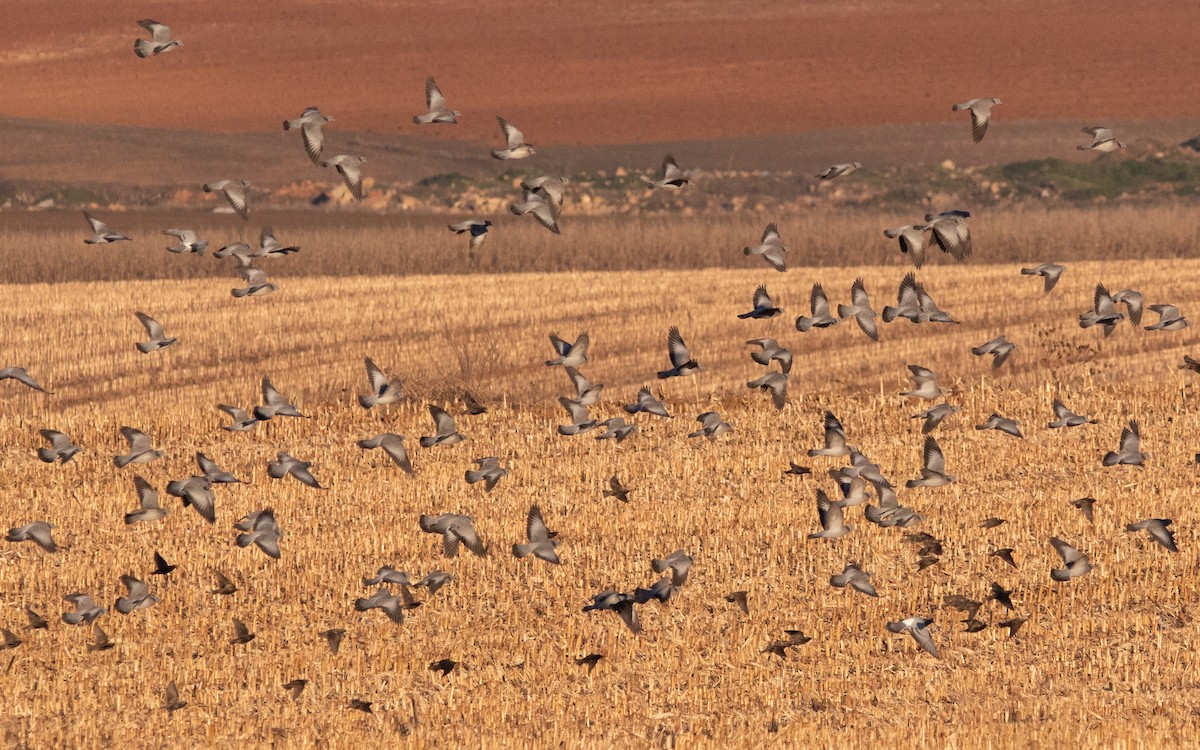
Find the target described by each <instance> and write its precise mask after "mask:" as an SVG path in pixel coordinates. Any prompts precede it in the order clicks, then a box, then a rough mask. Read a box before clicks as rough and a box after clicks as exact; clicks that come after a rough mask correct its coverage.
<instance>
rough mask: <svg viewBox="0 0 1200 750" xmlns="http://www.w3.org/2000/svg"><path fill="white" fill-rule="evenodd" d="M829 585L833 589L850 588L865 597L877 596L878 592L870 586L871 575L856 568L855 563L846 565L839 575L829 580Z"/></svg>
mask: <svg viewBox="0 0 1200 750" xmlns="http://www.w3.org/2000/svg"><path fill="white" fill-rule="evenodd" d="M829 585H830V586H833V587H834V588H839V589H841V588H845V587H847V586H849V587H850V588H852V589H854V590H855V591H858V592H860V593H863V594H866V595H867V596H879V592H878V591H876V590H875V587H874V586H873V585H871V574H870V573H868V572H866V571H865V570H863V569H862V568H860V567H858V564H857V563H847V564H846V567H845V568H844V569H843V570H842V572H841V573H839V574H837V575H835V576H833V577H831V578H830V579H829Z"/></svg>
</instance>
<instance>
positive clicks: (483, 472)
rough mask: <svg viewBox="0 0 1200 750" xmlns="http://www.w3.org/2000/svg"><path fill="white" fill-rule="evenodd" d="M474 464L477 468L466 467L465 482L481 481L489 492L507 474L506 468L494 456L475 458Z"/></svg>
mask: <svg viewBox="0 0 1200 750" xmlns="http://www.w3.org/2000/svg"><path fill="white" fill-rule="evenodd" d="M475 464H476V465H477V466H478V467H479V468H478V469H476V470H474V471H472V470H470V469H467V473H466V479H467V484H475V483H476V482H483V488H484V489H485V490H487V491H488V492H491V491H492V490H493V489H494V488H495V487H496V484H497V483H498V482H499V481H500V480H501V479H503V478H504V477H506V476H508V469H506V468H504V467H503V466H501V465H500V459H498V458H496V457H495V456H487V457H486V458H477V459H475Z"/></svg>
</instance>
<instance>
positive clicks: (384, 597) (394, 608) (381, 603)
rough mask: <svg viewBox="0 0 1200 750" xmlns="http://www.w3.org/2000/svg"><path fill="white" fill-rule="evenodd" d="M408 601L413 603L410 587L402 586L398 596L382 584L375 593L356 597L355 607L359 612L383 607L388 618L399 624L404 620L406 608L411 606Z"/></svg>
mask: <svg viewBox="0 0 1200 750" xmlns="http://www.w3.org/2000/svg"><path fill="white" fill-rule="evenodd" d="M406 603H413V599H412V594H411V593H409V591H408V588H406V587H403V586H402V587H401V588H400V596H396V595H395V594H393V593H392V592H391V591H389V590H388V588H387V587H386V586H380V587H379V588H378V589H377V590H376V591H375V593H374V594H371V595H370V596H368V597H360V598H358V599H355V600H354V609H355V610H356V611H358V612H368V611H370V610H372V609H381V610H383V613H384V614H386V615H387V616H388V619H390V620H391V621H392V622H394V623H397V624H399V623H402V622H404V610H405V609H408V608H409V607H407V606H406ZM414 604H415V603H414Z"/></svg>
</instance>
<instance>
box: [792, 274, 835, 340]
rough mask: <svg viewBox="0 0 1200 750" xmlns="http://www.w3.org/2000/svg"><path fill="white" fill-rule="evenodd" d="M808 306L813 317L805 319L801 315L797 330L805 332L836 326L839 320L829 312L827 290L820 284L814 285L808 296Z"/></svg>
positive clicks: (797, 320) (797, 319)
mask: <svg viewBox="0 0 1200 750" xmlns="http://www.w3.org/2000/svg"><path fill="white" fill-rule="evenodd" d="M808 306H809V308H810V309H811V310H812V317H807V318H806V317H804V316H803V315H801V316H800V317H798V318H796V330H797V331H801V332H805V331H809V330H811V329H813V328H828V327H829V326H832V325H836V324H837V322H838V319H837V318H835V317H833V315H832V314H830V312H829V298H828V297H826V296H825V289H824V288H823V287H822V286H821V285H820V284H813V285H812V290H811V291H810V292H809V295H808Z"/></svg>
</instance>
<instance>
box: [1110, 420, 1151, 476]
mask: <svg viewBox="0 0 1200 750" xmlns="http://www.w3.org/2000/svg"><path fill="white" fill-rule="evenodd" d="M1141 444H1142V433H1141V427H1140V425H1138V422H1137V420H1136V419H1131V420H1130V421H1129V426H1128V427H1126V428H1125V429H1123V430H1121V446H1120V449H1119V450H1116V451H1109V452H1108V453H1105V454H1104V458H1103V459H1102V460H1101V463H1103V464H1104V465H1105V466H1117V465H1120V464H1128V465H1130V466H1141V465H1142V464H1144V463H1145V462H1146V455H1145V454H1144V453H1142V452H1141Z"/></svg>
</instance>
